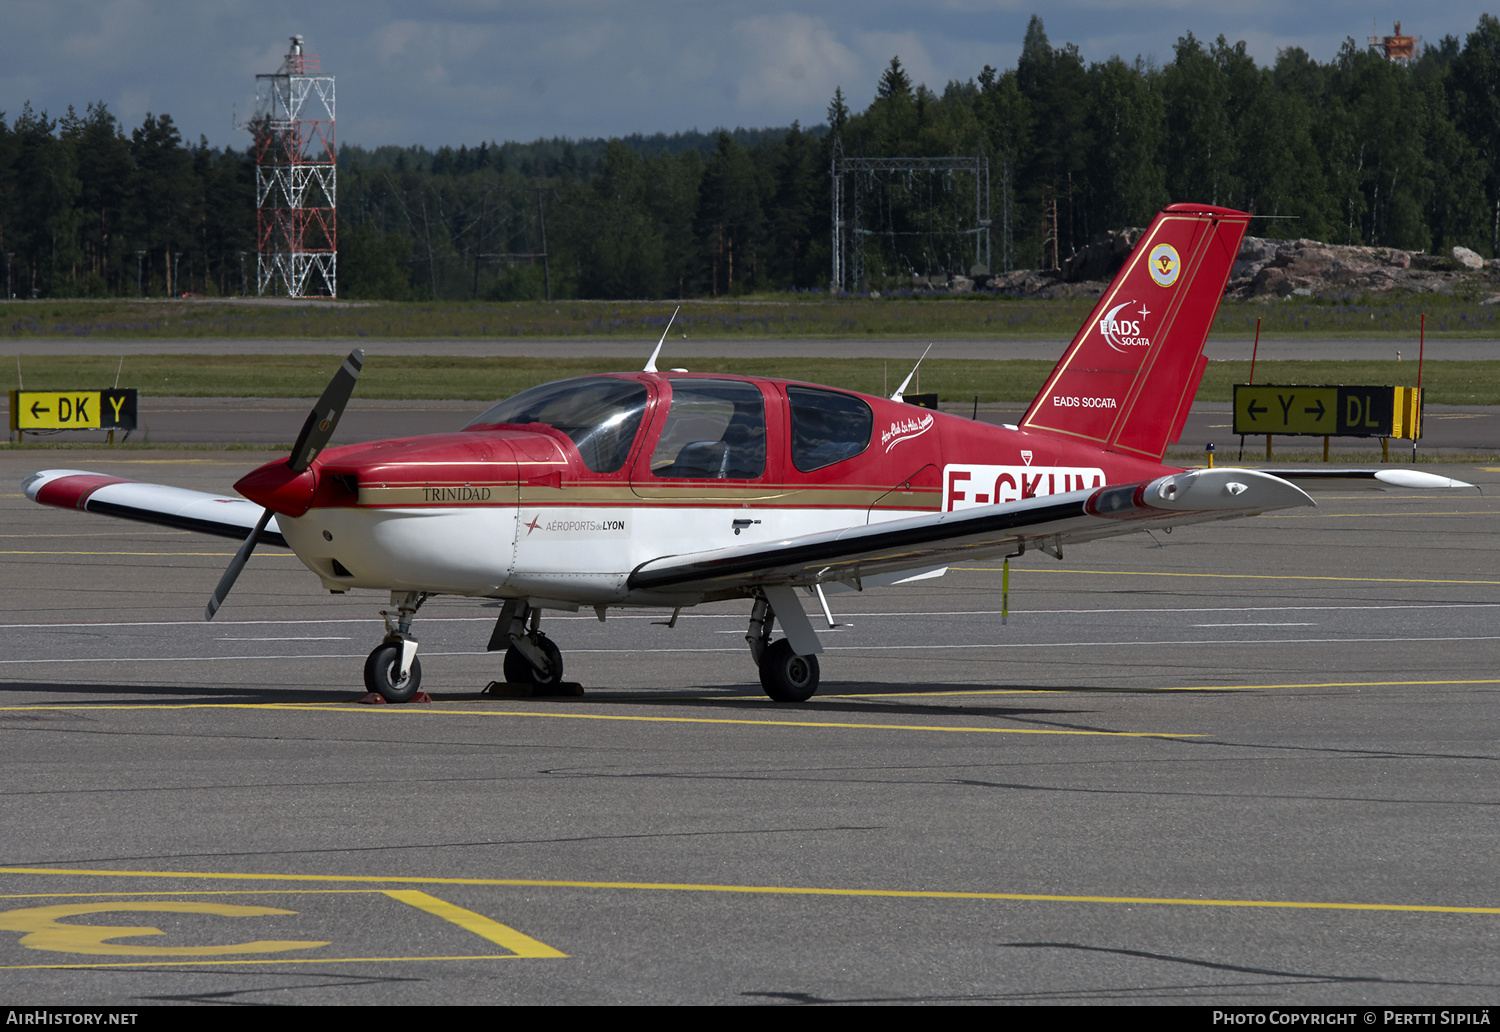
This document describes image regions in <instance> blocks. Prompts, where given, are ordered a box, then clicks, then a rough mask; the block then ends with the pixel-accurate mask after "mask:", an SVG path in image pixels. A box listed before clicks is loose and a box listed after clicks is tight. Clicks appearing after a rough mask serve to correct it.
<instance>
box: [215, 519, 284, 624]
mask: <svg viewBox="0 0 1500 1032" xmlns="http://www.w3.org/2000/svg"><path fill="white" fill-rule="evenodd" d="M271 515H272V513H271V510H270V509H267V510H265V511H264V512H262V513H261V514H260V522H259V523H257V524H256V525H255V529H254V530H252V531H251V532H250V536H249V537H247V538H246V539H245V543H244V544H243V545H241V546H240V550H239V551H238V552H236V553H234V558H233V559H231V560H229V569H227V570H225V571H224V576H222V577H220V578H219V586H218V587H217V588H214V594H213V597H212V598H210V599H209V600H208V605H207V606H206V607H205V608H204V610H203V619H205V620H212V619H213V618H214V614H215V613H217V612H218V611H219V607H220V606H222V605H223V604H224V598H225V596H227V595H228V594H229V589H230V588H232V587H234V582H235V580H236V579H238V577H239V575H240V571H241V570H243V569H244V568H245V564H246V563H247V562H249V561H250V553H251V552H253V551H255V546H256V544H257V543H258V542H259V541H260V535H261V532H262V531H264V530H265V529H266V524H267V523H270V522H271Z"/></svg>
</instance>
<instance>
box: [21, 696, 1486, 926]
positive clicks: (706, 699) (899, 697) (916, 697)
mask: <svg viewBox="0 0 1500 1032" xmlns="http://www.w3.org/2000/svg"><path fill="white" fill-rule="evenodd" d="M1433 684H1500V678H1482V679H1480V678H1476V679H1474V680H1459V681H1455V680H1442V681H1320V682H1314V683H1311V684H1183V685H1162V686H1160V687H1157V688H1149V687H1146V688H1129V687H1125V688H1120V687H1114V688H1111V687H1097V688H1091V687H1067V688H974V689H962V688H960V689H957V690H954V691H946V692H866V693H859V694H854V693H851V694H848V695H830V694H826V693H820V694H819V695H818V698H820V699H825V700H826V699H906V698H913V699H932V698H939V697H941V696H945V695H959V696H967V695H1054V694H1061V693H1063V692H1118V693H1122V694H1124V693H1142V692H1243V691H1251V690H1259V691H1264V690H1268V689H1272V688H1395V687H1402V686H1412V685H1433ZM702 698H703V700H704V701H706V702H707V701H718V699H719V698H721V697H714V696H707V695H705V696H703V697H702ZM723 701H731V700H723ZM0 709H3V708H0ZM3 898H4V897H0V899H3Z"/></svg>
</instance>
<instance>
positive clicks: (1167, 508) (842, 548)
mask: <svg viewBox="0 0 1500 1032" xmlns="http://www.w3.org/2000/svg"><path fill="white" fill-rule="evenodd" d="M1314 504H1316V503H1314V502H1313V500H1312V499H1311V498H1310V497H1308V495H1307V494H1306V492H1304V491H1303V490H1302V489H1301V488H1299V487H1296V486H1294V485H1292V484H1289V483H1287V482H1286V481H1284V480H1281V479H1280V478H1278V477H1275V476H1272V475H1270V474H1269V473H1262V472H1260V471H1258V470H1249V469H1202V470H1193V471H1190V472H1186V473H1178V474H1175V475H1172V476H1165V477H1158V478H1157V479H1155V480H1149V481H1143V482H1140V483H1134V484H1118V485H1114V486H1110V487H1100V488H1093V489H1089V490H1083V491H1071V492H1069V493H1067V494H1059V495H1050V496H1047V497H1043V498H1029V499H1026V500H1024V501H1019V502H1007V503H1004V504H1001V505H981V506H975V507H973V508H969V509H961V510H959V511H956V512H943V513H932V514H930V515H926V516H917V517H913V518H911V519H902V520H892V521H890V522H887V523H874V524H870V525H867V526H860V527H851V528H849V529H847V530H838V531H827V532H824V533H818V534H807V535H804V536H802V537H795V538H788V539H786V540H782V541H768V542H760V543H757V544H753V545H741V546H738V547H735V548H726V549H721V550H718V551H713V552H698V553H690V554H687V555H673V556H664V557H662V558H660V559H653V560H651V561H650V562H646V563H642V564H641V565H640V566H638V567H637V568H636V569H635V570H634V572H632V573H631V575H630V580H629V586H630V587H631V588H633V589H642V590H657V589H661V590H675V591H682V590H687V591H705V592H713V591H718V590H722V589H728V588H734V587H742V586H746V585H781V584H789V585H795V586H805V585H811V584H815V583H823V582H826V581H843V582H846V583H852V584H854V585H856V586H857V585H858V583H859V580H860V578H862V577H864V576H867V575H873V574H881V573H888V572H892V571H897V570H907V569H915V568H919V567H932V566H942V565H946V564H949V563H954V562H960V561H966V560H975V559H984V558H989V557H992V556H997V555H1006V554H1014V553H1015V552H1016V551H1017V549H1019V548H1023V547H1032V548H1037V547H1045V548H1047V549H1048V550H1051V551H1054V552H1055V551H1059V550H1060V549H1061V548H1062V546H1064V545H1068V544H1076V543H1078V542H1083V541H1092V540H1095V539H1097V538H1105V537H1114V536H1117V535H1120V534H1130V533H1134V532H1136V531H1141V530H1149V529H1152V528H1155V527H1161V528H1167V527H1176V526H1182V525H1185V524H1189V523H1204V522H1208V521H1210V520H1225V519H1236V518H1238V517H1241V516H1254V515H1257V514H1259V513H1262V512H1268V511H1270V510H1273V509H1288V508H1293V507H1296V506H1300V505H1314Z"/></svg>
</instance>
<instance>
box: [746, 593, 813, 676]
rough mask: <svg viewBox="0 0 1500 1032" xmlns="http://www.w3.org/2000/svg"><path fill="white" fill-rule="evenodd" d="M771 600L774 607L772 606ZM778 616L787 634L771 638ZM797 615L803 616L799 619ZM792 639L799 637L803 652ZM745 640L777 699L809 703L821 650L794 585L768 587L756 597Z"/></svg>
mask: <svg viewBox="0 0 1500 1032" xmlns="http://www.w3.org/2000/svg"><path fill="white" fill-rule="evenodd" d="M768 595H769V596H771V598H768V597H767V596H768ZM772 599H774V601H775V604H776V608H775V609H773V608H772ZM778 615H781V625H782V628H783V630H785V631H786V633H787V636H786V637H785V638H778V639H777V640H776V641H772V640H771V624H772V622H773V621H774V620H775V619H776V617H777V616H778ZM798 617H801V620H800V621H799V620H798V619H797V618H798ZM793 638H796V639H798V644H799V645H801V646H802V650H801V651H799V650H798V648H797V647H796V646H794V645H793V643H792V639H793ZM809 638H810V639H811V640H810V641H809V640H808V639H809ZM745 641H746V642H747V643H748V644H749V646H750V658H752V659H754V660H755V665H756V666H758V667H760V686H761V687H762V688H764V689H765V692H766V694H767V695H768V696H770V697H771V698H772V699H773V700H774V701H776V702H806V701H807V700H808V699H811V698H812V697H813V695H814V694H815V693H816V692H817V690H818V657H817V656H816V655H815V653H816V652H818V651H821V649H820V647H819V646H818V639H817V635H816V634H815V633H814V632H813V629H812V624H811V623H809V622H808V619H807V616H806V614H805V613H803V612H802V606H801V604H800V603H799V602H798V601H797V596H796V595H794V594H793V593H792V589H791V588H785V587H783V588H767V589H766V590H765V593H764V594H761V595H757V596H756V598H755V605H754V606H753V607H752V608H751V610H750V629H749V631H747V632H746V634H745Z"/></svg>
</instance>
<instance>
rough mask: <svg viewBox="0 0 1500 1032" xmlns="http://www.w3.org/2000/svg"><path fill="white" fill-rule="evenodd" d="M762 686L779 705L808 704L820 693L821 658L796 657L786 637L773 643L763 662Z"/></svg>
mask: <svg viewBox="0 0 1500 1032" xmlns="http://www.w3.org/2000/svg"><path fill="white" fill-rule="evenodd" d="M760 686H761V687H762V688H764V689H765V690H766V694H767V695H769V696H770V697H771V698H772V699H774V700H775V701H777V702H806V701H807V700H808V699H811V698H812V697H813V695H814V693H816V692H817V690H818V657H817V656H799V655H797V654H796V653H795V652H793V651H792V643H791V642H789V641H787V640H786V639H785V638H780V639H778V640H776V641H773V642H772V643H771V645H770V647H769V648H767V649H766V651H765V654H764V656H763V657H762V658H761V661H760Z"/></svg>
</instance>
